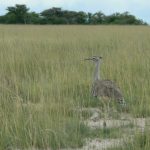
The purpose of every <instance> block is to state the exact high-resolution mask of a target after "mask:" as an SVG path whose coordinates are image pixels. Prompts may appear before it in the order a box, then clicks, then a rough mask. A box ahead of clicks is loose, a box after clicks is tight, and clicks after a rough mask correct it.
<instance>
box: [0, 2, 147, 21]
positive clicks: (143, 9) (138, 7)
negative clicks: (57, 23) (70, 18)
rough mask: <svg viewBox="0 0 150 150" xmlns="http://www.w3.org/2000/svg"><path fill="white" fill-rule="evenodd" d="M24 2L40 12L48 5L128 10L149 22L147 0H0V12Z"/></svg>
mask: <svg viewBox="0 0 150 150" xmlns="http://www.w3.org/2000/svg"><path fill="white" fill-rule="evenodd" d="M15 4H26V5H27V6H28V7H29V8H30V9H31V10H32V11H37V12H40V11H42V10H44V9H48V8H50V7H61V8H63V9H69V10H83V11H87V12H88V11H89V12H96V11H103V12H104V13H106V14H111V13H114V12H124V11H129V12H131V13H132V14H134V15H136V16H137V17H139V18H142V19H146V21H148V22H150V17H149V15H148V14H149V9H150V1H148V0H0V14H2V13H5V12H6V11H5V9H6V7H8V6H13V5H15Z"/></svg>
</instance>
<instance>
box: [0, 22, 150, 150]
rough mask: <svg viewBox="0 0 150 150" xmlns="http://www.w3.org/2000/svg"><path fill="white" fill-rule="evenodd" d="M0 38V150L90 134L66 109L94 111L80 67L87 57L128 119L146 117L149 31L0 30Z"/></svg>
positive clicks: (76, 143) (64, 143) (74, 140)
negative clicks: (111, 85)
mask: <svg viewBox="0 0 150 150" xmlns="http://www.w3.org/2000/svg"><path fill="white" fill-rule="evenodd" d="M0 35H1V36H0V129H1V131H0V149H8V148H10V147H13V148H20V149H25V148H30V147H37V148H45V149H46V148H48V147H51V148H53V149H58V148H61V147H80V146H82V145H83V142H84V138H83V137H85V136H86V135H87V137H88V136H89V135H88V134H87V132H88V129H87V127H86V126H85V125H83V124H81V122H80V115H79V114H78V113H74V112H73V111H72V110H73V109H74V108H75V107H95V106H99V103H98V102H97V99H95V98H92V97H91V95H90V86H91V82H92V73H93V67H94V66H93V64H92V63H90V62H84V61H83V59H84V58H86V57H89V56H92V55H101V56H103V58H104V59H103V64H102V65H101V77H102V78H103V79H111V80H114V81H116V82H117V84H118V85H119V86H120V87H121V89H122V91H123V93H124V96H125V99H126V101H127V103H128V107H129V113H131V114H132V115H134V116H136V117H141V116H150V99H149V97H150V92H149V91H150V86H149V85H150V77H149V75H150V69H149V68H150V42H149V41H150V28H149V27H145V26H32V25H31V26H21V25H16V26H14V25H12V26H11V25H7V26H5V25H0ZM93 134H94V133H93ZM148 138H149V136H148Z"/></svg>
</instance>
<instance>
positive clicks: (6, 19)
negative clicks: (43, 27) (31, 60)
mask: <svg viewBox="0 0 150 150" xmlns="http://www.w3.org/2000/svg"><path fill="white" fill-rule="evenodd" d="M7 11H8V12H7V13H6V14H5V15H4V16H0V23H5V24H135V25H146V23H145V22H143V21H142V20H140V19H137V18H136V17H135V16H133V15H131V14H130V13H129V12H124V13H115V14H112V15H109V16H106V15H105V14H104V13H102V12H101V11H98V12H96V13H94V14H92V13H86V12H83V11H79V12H77V11H69V10H62V9H61V8H58V7H53V8H50V9H47V10H44V11H42V12H41V13H40V14H38V13H36V12H29V8H27V6H26V5H19V4H16V5H15V6H14V7H12V6H11V7H8V8H7Z"/></svg>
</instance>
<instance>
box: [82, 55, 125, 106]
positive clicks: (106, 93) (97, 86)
mask: <svg viewBox="0 0 150 150" xmlns="http://www.w3.org/2000/svg"><path fill="white" fill-rule="evenodd" d="M101 59H102V57H98V56H93V57H92V58H87V59H85V60H92V61H94V62H95V64H96V67H95V72H94V81H93V84H92V96H94V97H107V98H109V99H113V100H116V101H117V102H118V103H120V104H121V105H125V101H124V97H123V94H122V92H121V90H120V88H119V87H118V86H117V85H116V84H115V82H113V81H111V80H101V79H100V74H99V72H100V70H99V68H100V62H101Z"/></svg>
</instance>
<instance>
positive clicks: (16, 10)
mask: <svg viewBox="0 0 150 150" xmlns="http://www.w3.org/2000/svg"><path fill="white" fill-rule="evenodd" d="M28 10H29V9H28V8H27V7H26V5H18V4H16V5H15V7H8V8H7V11H8V13H7V14H6V18H7V20H8V22H9V23H20V24H26V23H27V17H28ZM11 18H13V19H11Z"/></svg>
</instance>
